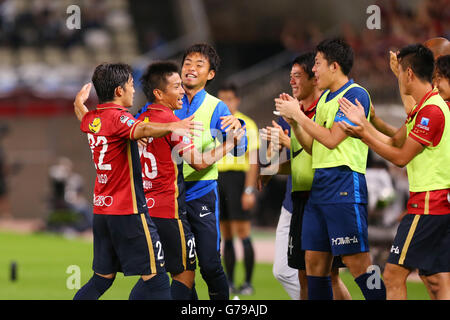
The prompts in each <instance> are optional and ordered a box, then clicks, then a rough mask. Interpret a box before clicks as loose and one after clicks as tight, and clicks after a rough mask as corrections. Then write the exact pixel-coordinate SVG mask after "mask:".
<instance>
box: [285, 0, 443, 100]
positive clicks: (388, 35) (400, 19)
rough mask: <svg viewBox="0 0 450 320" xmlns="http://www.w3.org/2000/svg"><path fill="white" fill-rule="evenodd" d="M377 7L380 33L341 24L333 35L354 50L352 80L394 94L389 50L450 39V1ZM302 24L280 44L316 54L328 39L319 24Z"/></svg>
mask: <svg viewBox="0 0 450 320" xmlns="http://www.w3.org/2000/svg"><path fill="white" fill-rule="evenodd" d="M374 4H376V5H378V6H379V8H380V10H381V28H380V29H374V30H370V29H368V28H362V29H360V30H357V29H356V28H354V27H353V26H352V25H351V24H350V23H342V24H341V25H340V30H339V29H336V30H332V32H333V33H338V34H339V35H340V36H342V37H343V38H345V40H346V41H347V42H348V43H349V44H350V45H351V46H352V48H353V49H354V52H355V56H356V59H355V65H354V68H353V70H352V77H354V78H355V79H358V82H360V83H362V84H365V85H366V86H368V87H369V88H371V91H373V92H379V93H380V95H383V94H384V93H386V91H387V92H389V91H390V92H392V90H391V88H392V85H393V84H395V83H394V81H395V78H394V77H393V76H392V73H391V72H390V69H389V64H388V61H389V50H398V49H400V48H402V47H404V46H405V45H407V44H411V43H417V42H421V43H423V42H424V41H425V40H427V39H430V38H433V37H438V36H439V37H445V38H447V39H448V38H450V1H449V0H420V1H419V3H418V5H417V6H405V5H403V6H402V5H401V4H400V2H399V1H398V0H392V1H380V0H379V1H374ZM301 23H302V22H299V21H294V20H291V21H288V22H287V23H286V25H285V26H284V30H283V32H282V34H281V41H282V43H283V45H284V46H285V47H286V48H287V49H288V50H290V51H293V52H296V53H299V52H302V51H308V50H313V49H314V48H315V46H316V45H317V43H319V42H320V41H321V40H322V39H324V38H326V37H327V36H329V34H324V32H323V30H320V29H319V27H318V26H317V24H308V25H307V26H304V25H303V24H302V25H299V24H301ZM299 31H301V32H299ZM334 35H336V34H334ZM387 95H388V94H387Z"/></svg>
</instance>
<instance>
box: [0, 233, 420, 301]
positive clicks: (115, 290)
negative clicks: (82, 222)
mask: <svg viewBox="0 0 450 320" xmlns="http://www.w3.org/2000/svg"><path fill="white" fill-rule="evenodd" d="M13 261H15V262H16V264H17V280H16V281H14V282H13V281H11V280H10V265H11V262H13ZM91 263H92V243H91V242H90V241H85V240H79V239H66V238H63V237H61V236H58V235H52V234H31V235H23V234H16V233H11V232H0V300H66V299H72V297H73V296H74V294H75V292H76V290H71V289H68V288H67V285H66V283H67V280H68V278H69V277H70V275H71V274H68V273H66V271H67V269H68V267H69V266H71V265H76V266H79V268H80V270H81V285H83V284H84V283H85V282H86V281H87V280H88V279H89V278H90V277H91V275H92V269H91ZM236 269H237V270H236V280H237V281H238V283H237V285H239V284H240V283H239V281H240V280H242V279H243V268H242V265H240V264H238V266H237V267H236ZM137 279H138V278H137V277H127V278H125V277H123V275H122V274H118V276H117V279H116V281H115V282H114V285H113V286H112V287H111V289H110V290H108V291H107V292H106V293H105V295H104V296H103V297H102V299H105V300H116V299H119V300H123V299H128V294H129V292H130V290H131V288H132V287H133V286H134V284H135V282H136V281H137ZM342 279H343V281H344V283H345V284H346V285H347V287H348V289H349V290H350V293H351V295H352V297H353V299H362V298H363V297H362V294H361V292H360V290H359V288H358V287H357V286H356V284H355V283H354V281H353V279H352V277H351V275H350V274H349V273H348V272H342ZM253 282H254V287H255V294H254V295H252V296H240V297H239V298H240V299H242V300H244V299H254V300H286V299H289V296H288V295H287V293H286V292H285V291H284V290H283V288H282V286H281V285H280V284H279V283H278V282H277V281H276V280H275V279H274V277H273V275H272V265H271V264H268V263H258V264H256V266H255V270H254V276H253ZM196 283H197V284H196V287H197V292H198V296H199V299H201V300H206V299H208V295H207V290H206V286H205V284H204V282H203V280H202V279H201V276H200V274H199V273H198V274H197V281H196ZM408 292H409V293H408V297H409V299H414V300H427V299H428V295H427V293H426V289H425V287H424V286H423V285H422V283H415V282H409V283H408Z"/></svg>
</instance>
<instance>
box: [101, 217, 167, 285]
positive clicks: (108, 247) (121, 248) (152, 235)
mask: <svg viewBox="0 0 450 320" xmlns="http://www.w3.org/2000/svg"><path fill="white" fill-rule="evenodd" d="M93 232H94V262H93V265H92V269H93V270H94V272H96V273H99V274H111V273H116V272H123V273H124V275H126V276H134V275H149V274H155V273H165V272H166V270H165V268H164V265H165V261H164V252H163V248H162V244H161V241H160V240H159V235H158V232H157V230H156V226H155V224H154V223H153V221H152V220H151V219H150V217H149V216H148V214H144V213H141V214H132V215H103V214H94V221H93Z"/></svg>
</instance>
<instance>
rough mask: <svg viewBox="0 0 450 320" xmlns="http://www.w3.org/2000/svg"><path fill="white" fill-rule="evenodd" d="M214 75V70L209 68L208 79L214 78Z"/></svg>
mask: <svg viewBox="0 0 450 320" xmlns="http://www.w3.org/2000/svg"><path fill="white" fill-rule="evenodd" d="M215 76H216V71H215V70H212V69H211V70H209V72H208V80H212V79H214V77H215Z"/></svg>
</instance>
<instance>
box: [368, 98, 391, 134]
mask: <svg viewBox="0 0 450 320" xmlns="http://www.w3.org/2000/svg"><path fill="white" fill-rule="evenodd" d="M370 123H372V124H373V126H374V127H375V129H377V130H378V131H380V132H381V133H383V134H385V135H386V136H388V137H393V136H394V135H395V134H396V133H397V131H398V129H397V128H396V127H394V126H391V125H390V124H389V123H387V122H385V121H384V120H383V119H381V118H380V117H378V116H377V115H376V114H375V108H374V106H373V104H371V105H370Z"/></svg>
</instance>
